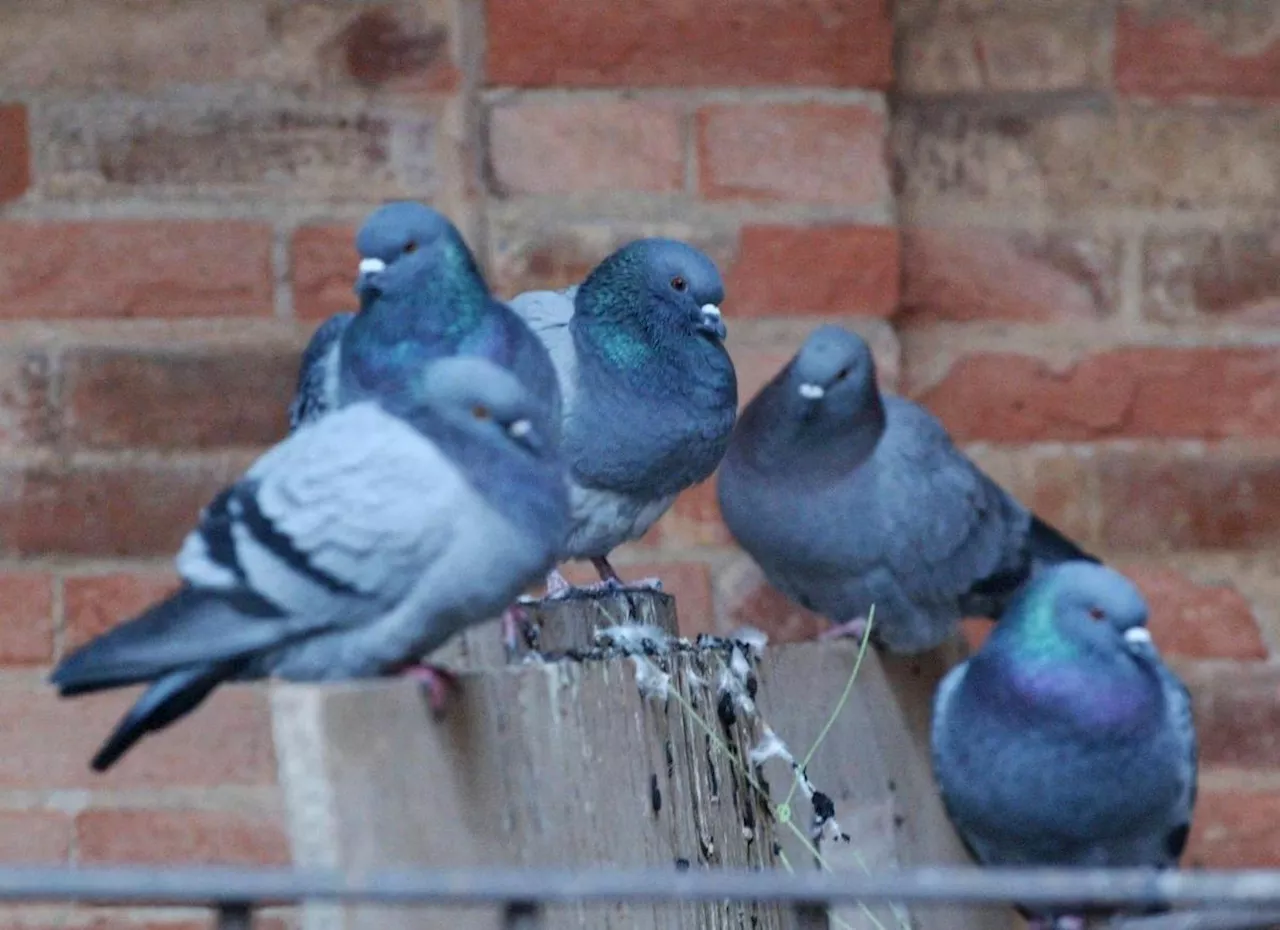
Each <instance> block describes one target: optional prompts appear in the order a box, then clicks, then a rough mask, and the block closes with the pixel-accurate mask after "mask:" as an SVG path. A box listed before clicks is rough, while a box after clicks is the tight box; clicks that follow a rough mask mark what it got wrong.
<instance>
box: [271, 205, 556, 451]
mask: <svg viewBox="0 0 1280 930" xmlns="http://www.w3.org/2000/svg"><path fill="white" fill-rule="evenodd" d="M356 249H357V251H358V252H359V254H360V265H359V276H358V278H357V281H356V293H357V294H358V295H359V298H360V310H359V312H358V313H354V314H352V313H344V314H338V315H337V316H335V317H333V318H331V319H330V320H328V321H326V322H325V324H324V325H322V326H321V327H320V328H319V329H318V330H317V331H316V333H315V335H313V336H312V339H311V343H310V345H308V347H307V350H306V352H305V353H304V355H303V362H302V369H301V371H300V372H299V376H298V394H297V397H295V399H294V402H293V405H292V407H291V419H292V421H293V424H294V426H295V427H296V426H297V425H298V424H300V423H305V422H310V421H311V420H314V419H316V418H318V417H320V416H323V415H324V414H326V413H328V412H329V411H332V410H334V409H337V408H339V407H342V406H345V405H346V404H348V403H351V402H352V401H355V400H367V399H370V398H377V397H379V396H382V395H384V394H386V393H388V392H393V391H397V390H399V389H400V388H401V386H402V385H403V384H404V383H405V382H406V380H407V379H409V378H411V377H413V376H414V375H415V374H416V373H417V372H418V371H419V370H420V369H421V368H422V366H423V365H425V364H426V363H427V362H429V361H431V360H433V359H438V358H443V357H445V356H450V355H464V356H478V357H480V358H484V359H488V360H489V361H491V362H494V363H495V364H497V365H500V366H502V367H503V368H507V369H509V370H510V371H511V372H513V373H514V374H515V376H516V377H517V378H519V379H520V381H521V382H523V383H524V385H525V386H526V387H527V388H528V390H529V391H530V393H531V394H532V395H533V396H534V398H535V399H536V400H537V401H538V402H539V403H540V404H541V405H542V407H543V410H542V411H540V412H539V415H538V418H537V419H538V420H539V428H540V429H541V430H542V431H543V435H546V436H551V437H554V438H555V439H556V441H558V436H559V430H560V418H561V411H560V390H559V385H558V382H557V379H556V373H555V368H554V367H553V366H552V364H551V359H550V357H549V356H548V355H547V350H546V348H545V347H544V346H543V345H542V343H541V342H540V341H539V340H538V339H537V338H535V337H534V335H533V333H531V332H530V331H529V327H528V326H526V325H525V324H524V323H523V322H522V321H521V319H520V318H519V317H518V316H517V315H516V314H515V313H513V312H512V311H511V308H510V307H508V306H506V305H505V304H503V303H501V302H499V301H497V300H495V299H494V298H493V295H492V294H491V293H490V292H489V286H488V284H487V283H486V281H485V278H484V275H483V274H482V273H481V271H480V267H479V265H478V264H477V263H476V260H475V256H474V255H472V253H471V250H470V249H469V248H468V247H467V244H466V242H465V241H464V240H463V238H462V235H461V233H459V232H458V230H457V228H456V227H455V226H454V225H453V224H452V223H450V222H449V220H448V219H446V218H445V217H444V216H443V215H442V214H441V213H439V212H438V211H436V210H433V209H431V208H430V207H427V206H425V205H423V204H420V203H415V202H412V201H397V202H394V203H388V204H385V205H384V206H382V207H379V208H378V209H377V210H375V211H374V212H373V213H371V214H370V215H369V217H368V219H366V220H365V223H364V225H363V226H362V227H361V228H360V230H359V232H358V233H357V234H356Z"/></svg>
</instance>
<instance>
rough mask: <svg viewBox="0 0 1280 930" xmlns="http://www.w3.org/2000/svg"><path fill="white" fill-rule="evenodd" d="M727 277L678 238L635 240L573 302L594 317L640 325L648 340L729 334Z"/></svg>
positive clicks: (665, 342)
mask: <svg viewBox="0 0 1280 930" xmlns="http://www.w3.org/2000/svg"><path fill="white" fill-rule="evenodd" d="M723 301H724V280H723V279H722V278H721V277H720V270H719V269H718V268H716V264H715V262H713V261H712V260H711V259H710V258H708V257H707V256H706V255H704V254H703V253H702V252H700V251H698V250H697V249H695V248H694V247H693V246H691V245H688V244H686V243H684V242H677V241H675V240H674V239H637V240H636V241H634V242H631V243H628V244H627V245H625V246H623V247H622V248H620V249H618V250H617V251H616V252H614V253H613V254H612V255H610V256H609V257H608V258H606V259H605V260H604V261H603V262H601V263H600V264H599V265H598V266H596V268H595V269H594V270H593V271H592V272H591V274H589V275H588V276H587V279H586V280H585V281H583V282H582V287H581V288H579V290H578V294H577V297H576V300H575V303H576V306H577V307H578V308H579V309H578V310H577V311H576V312H580V313H582V314H583V316H584V317H586V318H589V319H591V320H599V321H604V322H612V323H617V324H622V325H624V326H626V327H628V328H634V327H639V328H640V329H642V330H643V334H644V337H645V339H646V341H647V342H649V343H650V344H657V345H669V344H672V343H678V342H679V341H681V340H692V339H702V340H711V341H713V342H716V343H719V342H721V341H722V340H723V339H724V337H725V326H724V321H723V320H722V319H721V318H720V304H721V303H722V302H723Z"/></svg>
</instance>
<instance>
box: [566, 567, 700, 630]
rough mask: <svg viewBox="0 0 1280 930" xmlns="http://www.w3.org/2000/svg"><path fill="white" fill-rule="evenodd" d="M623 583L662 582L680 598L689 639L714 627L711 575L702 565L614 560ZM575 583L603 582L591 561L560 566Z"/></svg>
mask: <svg viewBox="0 0 1280 930" xmlns="http://www.w3.org/2000/svg"><path fill="white" fill-rule="evenodd" d="M610 561H611V562H612V563H613V567H614V568H615V569H617V572H618V574H619V575H620V576H621V577H622V580H623V581H636V580H639V579H641V578H651V577H656V578H660V579H662V590H663V591H665V592H667V593H668V594H670V595H671V596H672V597H674V598H675V599H676V607H677V610H678V613H679V619H680V632H681V633H682V634H684V635H686V636H691V635H693V634H694V633H697V632H701V631H703V630H705V629H708V627H709V625H710V624H711V622H712V621H711V616H712V606H711V573H710V571H709V570H708V569H707V566H706V565H705V564H704V563H702V562H654V561H648V562H628V561H623V560H621V559H616V558H613V559H610ZM560 570H561V571H562V572H563V573H564V576H565V577H566V578H567V579H569V581H570V582H572V583H573V584H590V583H592V582H596V581H599V580H600V576H599V575H598V574H596V570H595V569H594V568H592V567H591V563H589V562H569V563H567V564H565V565H561V566H560Z"/></svg>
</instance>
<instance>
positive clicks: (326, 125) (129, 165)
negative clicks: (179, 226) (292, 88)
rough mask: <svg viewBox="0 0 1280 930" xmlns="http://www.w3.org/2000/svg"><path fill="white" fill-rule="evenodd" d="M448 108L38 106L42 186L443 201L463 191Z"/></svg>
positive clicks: (153, 193)
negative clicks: (392, 110) (390, 111)
mask: <svg viewBox="0 0 1280 930" xmlns="http://www.w3.org/2000/svg"><path fill="white" fill-rule="evenodd" d="M451 109H452V101H450V100H448V99H436V98H424V99H423V100H421V101H419V102H417V103H416V104H415V105H414V107H413V109H412V111H407V110H402V111H399V112H397V113H395V114H394V115H391V114H383V113H380V112H377V111H374V112H370V111H368V110H362V111H346V112H344V111H335V110H334V109H333V108H332V107H329V108H321V107H318V106H311V105H302V104H299V105H296V106H286V105H284V104H273V103H270V102H269V101H268V99H267V98H265V97H264V98H263V99H262V101H261V102H260V103H256V104H252V105H251V104H249V103H245V102H243V101H241V102H239V103H232V102H225V101H220V100H215V99H212V98H209V99H207V100H206V99H204V98H202V99H201V102H200V104H199V105H194V104H192V103H191V102H189V101H187V102H180V101H178V100H170V99H168V98H166V99H164V100H152V101H147V102H146V103H145V104H142V103H136V102H133V101H130V100H129V99H124V98H122V99H119V100H115V99H110V100H107V101H106V102H97V103H95V104H94V105H93V106H91V107H90V106H88V105H85V104H81V103H65V104H61V103H60V104H49V105H47V106H46V107H45V108H44V109H42V111H41V114H42V129H43V132H44V134H45V136H46V138H47V139H48V142H47V144H46V146H45V149H44V151H45V152H46V153H47V157H46V158H45V160H44V163H43V166H44V171H43V173H42V174H41V175H40V176H39V178H38V181H39V182H40V185H41V189H42V190H43V191H45V192H46V194H47V195H48V196H50V197H58V198H67V199H71V200H82V199H89V198H103V199H114V198H118V197H141V196H146V197H150V198H153V199H155V198H163V197H167V196H178V197H190V196H191V195H192V194H193V193H194V192H199V193H200V194H202V195H204V196H207V197H215V198H216V197H223V196H237V197H262V198H268V199H270V200H272V201H287V200H291V199H295V200H309V201H312V202H314V201H317V200H323V201H355V202H358V203H362V204H363V203H367V202H369V201H371V200H377V199H379V198H397V197H409V196H413V197H417V198H422V199H429V200H433V201H437V202H439V201H441V200H443V199H447V198H449V197H451V196H455V194H456V192H458V191H461V190H463V189H464V188H465V186H466V179H465V178H464V177H463V160H462V141H461V138H460V135H459V133H458V131H457V130H455V129H454V128H452V122H453V121H454V117H452V116H451V115H450V110H451Z"/></svg>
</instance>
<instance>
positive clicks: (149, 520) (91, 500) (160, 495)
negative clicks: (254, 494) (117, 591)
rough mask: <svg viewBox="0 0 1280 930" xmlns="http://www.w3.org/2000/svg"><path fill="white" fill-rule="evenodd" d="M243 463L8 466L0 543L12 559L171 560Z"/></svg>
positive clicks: (1, 478) (0, 487) (1, 480)
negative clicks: (56, 556) (32, 557)
mask: <svg viewBox="0 0 1280 930" xmlns="http://www.w3.org/2000/svg"><path fill="white" fill-rule="evenodd" d="M245 458H246V457H245V456H238V457H232V458H230V459H226V460H219V461H212V462H182V461H174V460H169V461H166V462H163V463H160V462H155V463H150V464H145V463H138V464H93V465H89V464H69V465H51V466H31V467H28V468H27V469H25V470H23V469H18V468H10V469H8V470H5V471H3V472H0V540H3V545H4V549H5V550H6V552H7V553H8V554H10V555H82V556H154V555H166V556H167V555H172V554H173V553H174V552H176V551H177V547H178V546H179V545H180V544H181V542H182V540H183V538H184V537H185V536H186V534H187V532H188V531H190V530H191V528H192V527H194V526H195V524H196V520H197V518H198V516H199V514H200V511H201V509H202V508H203V507H204V506H205V504H207V503H208V502H209V501H210V500H211V499H212V498H213V496H214V495H215V494H216V493H217V492H218V491H220V490H221V489H222V488H223V487H224V486H226V485H227V484H228V483H229V482H230V481H231V480H233V479H235V478H237V477H239V475H240V474H241V473H242V471H243V469H244V466H245V464H246V462H245V461H244V459H245Z"/></svg>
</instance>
